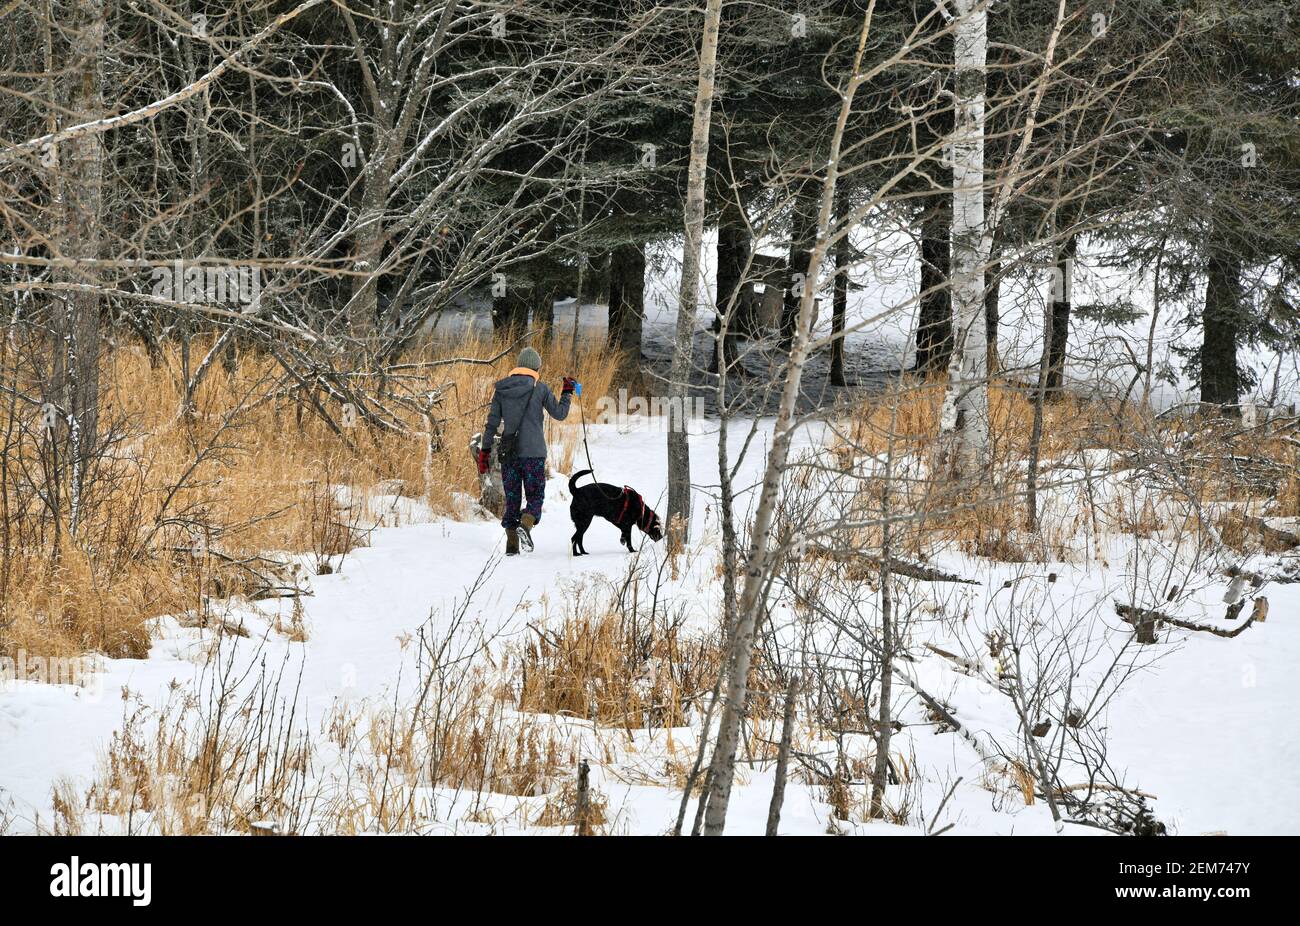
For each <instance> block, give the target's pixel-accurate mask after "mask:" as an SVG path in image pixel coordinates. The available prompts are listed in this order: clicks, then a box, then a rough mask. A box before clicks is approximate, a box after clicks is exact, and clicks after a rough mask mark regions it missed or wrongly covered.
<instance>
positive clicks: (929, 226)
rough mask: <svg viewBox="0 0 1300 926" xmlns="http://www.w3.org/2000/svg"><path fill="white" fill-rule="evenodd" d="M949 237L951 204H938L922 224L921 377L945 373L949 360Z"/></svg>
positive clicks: (918, 349) (918, 339) (918, 354)
mask: <svg viewBox="0 0 1300 926" xmlns="http://www.w3.org/2000/svg"><path fill="white" fill-rule="evenodd" d="M951 237H952V208H951V204H950V203H947V202H945V203H940V204H937V205H936V206H934V208H932V209H930V210H928V212H927V214H926V217H925V218H924V219H922V221H921V304H920V308H919V311H918V313H917V325H916V361H915V362H914V363H913V369H914V370H916V372H917V373H920V374H921V375H923V376H927V375H934V374H938V373H941V372H943V371H945V370H947V369H948V363H949V361H950V359H951V358H952V291H951V289H950V288H949V286H948V274H949V271H950V269H951V261H950V250H951V247H952V245H951V242H950V239H951Z"/></svg>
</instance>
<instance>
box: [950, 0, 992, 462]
mask: <svg viewBox="0 0 1300 926" xmlns="http://www.w3.org/2000/svg"><path fill="white" fill-rule="evenodd" d="M956 5H957V11H958V18H957V21H956V24H955V26H956V34H955V36H954V46H955V48H956V52H955V62H954V63H955V65H956V71H955V76H954V86H955V88H956V94H957V99H956V104H955V105H956V110H957V111H956V118H955V128H954V132H953V145H952V162H953V165H952V174H953V191H952V266H951V280H952V282H951V288H952V309H953V317H954V320H955V323H956V325H955V331H954V344H953V352H952V360H951V363H950V365H949V368H948V391H947V394H946V395H945V396H944V403H943V410H942V413H941V416H940V429H941V431H942V433H945V434H951V435H953V437H954V446H953V464H954V467H955V468H956V469H957V470H958V471H961V470H964V469H967V468H969V466H970V465H971V464H977V465H982V464H983V463H984V462H985V461H986V459H987V455H988V436H989V424H988V409H989V397H988V335H987V331H986V330H985V323H984V268H985V266H987V264H988V260H989V250H990V248H991V247H992V235H991V234H990V232H989V230H988V225H987V223H986V222H985V217H984V86H985V63H986V59H987V55H988V13H987V9H986V6H987V0H956Z"/></svg>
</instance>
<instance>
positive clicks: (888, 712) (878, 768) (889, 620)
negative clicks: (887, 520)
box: [870, 486, 894, 819]
mask: <svg viewBox="0 0 1300 926" xmlns="http://www.w3.org/2000/svg"><path fill="white" fill-rule="evenodd" d="M886 491H888V487H887V486H886ZM885 529H886V531H887V530H888V529H889V528H888V525H886V527H885ZM890 549H891V544H890V543H889V542H888V540H886V541H885V542H884V544H883V545H882V547H881V554H882V555H881V557H880V716H879V722H878V724H877V725H876V762H875V767H874V768H873V769H872V771H871V810H870V814H871V818H872V819H877V818H879V817H881V816H883V815H884V811H885V788H886V786H888V784H889V743H890V738H891V734H892V733H893V724H894V714H893V700H894V608H893V598H891V597H890V592H889V583H890V575H889V561H890Z"/></svg>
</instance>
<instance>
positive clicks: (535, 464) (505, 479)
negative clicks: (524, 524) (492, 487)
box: [501, 457, 546, 530]
mask: <svg viewBox="0 0 1300 926" xmlns="http://www.w3.org/2000/svg"><path fill="white" fill-rule="evenodd" d="M501 483H502V485H504V486H505V490H506V510H505V513H504V514H503V515H502V516H501V526H502V527H504V528H505V529H506V530H509V529H510V528H512V527H518V526H519V503H520V502H521V501H522V500H523V499H522V495H523V494H524V493H527V495H528V507H527V508H525V509H524V510H525V511H527V512H528V513H529V514H531V515H532V516H533V521H534V522H539V521H541V520H542V499H543V498H545V496H546V458H545V457H518V458H516V459H515V461H514V462H513V463H507V464H505V465H504V466H502V467H501Z"/></svg>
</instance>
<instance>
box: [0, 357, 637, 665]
mask: <svg viewBox="0 0 1300 926" xmlns="http://www.w3.org/2000/svg"><path fill="white" fill-rule="evenodd" d="M207 346H208V345H206V344H203V343H199V342H196V343H195V344H193V345H192V355H193V356H196V357H199V356H202V355H203V353H204V351H205V349H206V347H207ZM536 346H537V347H538V349H539V350H540V351H541V352H542V354H543V357H544V358H547V360H546V362H545V364H544V367H543V371H542V373H543V377H544V379H545V380H546V381H547V382H549V383H550V384H551V385H552V388H555V389H557V390H558V386H559V383H558V381H559V379H560V377H561V375H563V374H565V373H570V374H572V375H575V376H576V377H577V378H578V379H579V380H580V381H581V382H582V383H583V400H584V401H587V402H589V403H590V402H592V401H594V400H595V399H597V398H599V397H600V396H602V395H605V394H607V392H608V391H609V389H610V385H611V383H612V381H613V379H614V376H615V375H616V371H617V367H618V363H619V357H618V355H617V354H616V353H614V352H611V351H609V350H607V349H606V347H605V345H604V344H603V342H602V343H593V344H586V343H583V344H581V345H580V346H579V350H578V351H577V355H576V362H575V363H574V364H569V363H567V362H565V361H567V360H568V358H570V357H571V356H572V354H573V352H572V345H571V342H568V341H564V340H559V339H557V340H553V341H549V342H546V343H539V344H537V345H536ZM500 350H501V347H500V346H498V345H494V344H492V343H491V342H490V341H487V340H485V339H482V338H477V337H473V336H470V337H466V338H463V339H460V340H456V341H446V342H439V343H436V344H429V345H425V346H423V347H421V348H419V349H418V350H413V351H412V352H411V353H410V355H408V356H405V357H403V358H402V363H403V364H405V365H409V366H406V367H404V369H403V370H402V371H401V373H400V376H401V377H403V379H402V382H401V386H402V389H403V391H404V392H406V393H407V394H421V393H428V392H431V391H434V390H441V391H442V392H443V394H444V396H445V399H444V401H443V404H442V406H441V409H440V410H439V411H438V413H437V416H438V417H439V418H440V419H441V421H439V422H438V428H437V434H436V439H435V441H434V442H433V446H432V448H431V446H430V441H429V424H428V420H427V419H426V418H425V416H423V415H421V414H419V413H418V412H417V411H415V410H413V409H406V408H404V407H402V406H400V405H394V406H393V408H394V410H395V413H396V414H397V415H398V417H399V418H401V420H402V421H403V423H404V425H405V426H406V428H407V429H408V432H409V433H406V434H402V433H396V432H389V431H382V430H379V429H377V428H374V427H370V426H367V425H365V424H364V423H358V424H357V425H356V426H355V427H352V428H347V429H341V433H336V432H335V431H334V430H333V429H332V428H331V427H330V426H329V425H328V424H326V423H325V422H324V421H322V420H321V419H320V417H319V416H317V415H314V414H312V413H311V411H310V409H309V403H310V402H311V401H313V399H312V398H310V397H306V396H303V395H302V394H300V393H296V392H293V391H291V390H288V389H285V388H283V387H281V386H280V385H278V376H279V374H280V370H279V367H278V365H277V364H276V362H275V361H274V360H273V359H272V358H270V357H266V356H262V355H259V354H256V353H251V352H248V353H244V354H242V355H241V356H240V358H239V361H238V363H237V365H236V366H235V368H234V369H233V370H226V369H225V368H222V367H220V366H218V367H216V368H214V369H213V370H212V371H211V372H210V373H209V375H208V376H207V377H206V379H205V380H204V381H203V383H202V384H201V386H200V388H199V389H198V390H197V392H196V394H195V395H194V397H193V413H192V415H190V416H182V415H181V414H179V409H180V407H181V404H182V393H181V390H180V387H179V385H178V384H179V383H180V381H181V378H180V375H179V370H180V369H181V363H180V352H179V348H176V347H172V348H169V349H167V350H165V351H164V353H163V356H162V359H161V363H159V364H158V365H157V366H152V365H151V364H150V363H149V360H148V358H147V356H146V355H145V352H144V351H143V350H140V349H136V348H133V347H119V348H117V349H115V350H113V351H111V352H110V353H109V355H108V356H107V357H106V358H105V360H104V363H103V368H102V373H101V412H100V421H101V425H102V426H103V427H104V428H105V429H110V428H111V430H112V433H113V436H114V440H113V442H112V443H111V445H110V448H109V452H108V453H107V454H106V455H105V458H104V459H103V460H102V461H101V462H100V463H99V465H98V466H97V468H96V469H95V471H94V473H93V480H92V481H91V486H92V491H91V492H89V493H88V496H87V498H86V499H85V501H84V503H83V505H82V510H81V523H80V524H79V526H78V529H77V531H76V535H75V537H71V538H70V536H69V530H68V528H69V524H68V523H67V516H66V512H61V514H62V517H61V518H60V520H59V523H58V524H55V523H54V520H53V519H52V518H51V517H50V516H49V514H48V512H47V510H46V506H45V503H44V501H43V500H42V497H41V495H40V493H39V478H36V477H33V476H32V474H34V473H37V474H38V473H39V472H40V471H41V461H42V454H43V453H44V445H43V444H42V443H41V442H40V441H39V439H37V438H33V439H32V440H30V441H28V443H27V444H23V443H22V442H21V441H15V442H14V443H13V446H12V447H11V452H10V453H9V454H7V460H6V463H7V464H8V470H7V471H8V473H9V484H7V485H4V486H0V492H2V493H4V501H5V503H6V508H5V511H6V514H7V517H6V519H5V520H6V524H5V534H4V538H3V544H2V545H0V655H9V654H12V653H16V652H17V651H18V650H20V649H21V650H25V651H27V652H28V653H29V654H30V655H72V654H75V653H81V652H86V651H95V652H101V653H104V654H105V655H108V656H112V657H142V656H144V655H145V654H146V653H147V651H148V646H149V637H148V632H147V629H146V621H147V620H148V619H150V618H153V617H157V616H160V615H164V614H173V613H178V612H181V611H184V610H186V609H197V610H201V605H202V601H203V599H204V597H205V596H211V597H216V598H221V597H227V596H230V595H239V594H244V595H250V594H254V593H255V592H256V586H257V585H258V584H259V583H258V582H257V581H255V576H254V575H253V573H252V572H251V571H250V570H249V569H247V568H245V567H241V566H239V565H236V564H234V563H232V562H231V560H241V559H245V558H247V557H251V556H257V555H261V554H266V553H274V552H284V553H305V554H312V555H313V557H314V559H315V560H316V561H317V562H318V563H320V564H321V568H322V569H328V568H331V567H330V566H329V563H330V560H331V558H337V557H338V556H341V555H345V554H346V553H347V552H348V551H349V550H351V549H353V548H355V547H356V546H358V545H362V544H364V543H365V541H366V536H367V533H368V531H369V529H370V528H372V527H373V526H375V525H376V523H377V522H378V520H379V516H378V514H377V513H376V512H374V511H372V510H371V509H370V506H369V505H368V504H367V499H368V495H369V492H370V491H371V490H372V489H373V488H374V487H376V486H380V487H381V488H383V489H384V493H385V494H392V493H393V492H394V491H396V492H399V493H400V494H404V495H407V496H411V497H415V498H420V499H423V500H424V501H426V502H427V503H428V505H429V506H430V507H431V508H432V510H433V511H434V512H436V513H440V514H453V513H455V512H456V511H457V510H463V508H458V506H457V505H456V499H457V497H458V496H470V497H472V498H476V497H477V494H478V491H477V474H476V472H475V469H474V465H473V462H472V461H471V459H470V456H469V451H468V444H469V438H470V436H471V435H472V434H473V433H474V432H476V431H478V430H480V429H481V428H482V427H483V423H484V421H485V419H486V417H487V403H488V401H489V399H490V396H491V387H492V383H493V382H494V381H495V380H496V379H497V378H499V377H500V376H502V375H504V374H505V373H506V372H507V371H508V370H509V369H510V368H511V367H512V366H513V365H514V357H515V355H516V354H517V349H514V348H512V349H511V350H510V352H509V354H508V355H507V356H504V357H502V358H501V359H500V360H499V361H497V362H496V363H494V364H492V365H490V366H486V365H480V364H446V365H436V366H429V365H428V364H431V363H433V362H435V361H438V360H444V359H448V358H452V357H474V358H486V357H492V356H494V355H495V354H496V353H498V352H500ZM314 401H320V402H321V403H322V404H323V405H324V406H325V408H326V411H327V412H329V413H330V415H331V416H332V417H333V418H334V420H335V421H340V420H341V419H342V417H343V416H342V414H341V411H342V409H341V406H340V405H339V403H337V402H333V403H332V404H331V400H327V399H325V398H322V397H321V396H319V395H318V396H316V397H315V399H314ZM9 414H10V411H9V409H7V408H0V430H3V429H5V428H7V426H8V425H9V423H10V422H9V421H8V420H7V417H6V416H8V415H9ZM14 414H15V415H28V417H29V418H30V415H31V414H32V412H31V410H29V409H23V408H21V407H20V408H18V409H17V410H16V411H15V413H14ZM13 424H14V425H15V427H14V429H13V431H14V432H15V433H21V432H22V429H23V427H25V428H26V431H27V433H29V434H31V435H38V434H39V431H38V429H36V428H35V427H33V425H32V422H31V421H15V422H13ZM548 429H549V434H548V438H549V440H550V441H551V444H552V453H551V463H552V465H553V466H555V467H558V468H559V469H560V470H561V471H564V470H566V469H567V468H568V467H570V465H571V463H572V459H573V454H574V450H575V448H576V447H577V446H578V444H579V442H580V424H579V418H578V415H577V414H574V415H571V416H570V420H568V421H566V422H563V423H557V422H551V423H549V424H548ZM20 474H21V475H20ZM24 480H25V481H24ZM33 482H35V484H36V485H35V487H33ZM340 487H342V488H344V489H345V490H346V491H345V492H344V493H342V494H341V495H340V493H339V492H338V489H339V488H340ZM56 528H57V530H56ZM56 538H57V540H56ZM263 565H264V564H263Z"/></svg>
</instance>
